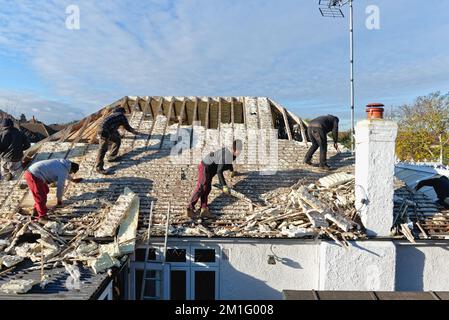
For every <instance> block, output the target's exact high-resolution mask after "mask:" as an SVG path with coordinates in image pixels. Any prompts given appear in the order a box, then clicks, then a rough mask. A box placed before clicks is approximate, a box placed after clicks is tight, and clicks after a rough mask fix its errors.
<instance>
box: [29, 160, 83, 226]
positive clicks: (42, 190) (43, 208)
mask: <svg viewBox="0 0 449 320" xmlns="http://www.w3.org/2000/svg"><path fill="white" fill-rule="evenodd" d="M78 170H79V165H78V164H77V163H75V162H71V161H69V160H65V159H53V160H45V161H40V162H36V163H35V164H33V165H31V167H29V168H28V170H27V171H26V172H25V180H26V182H27V185H28V187H29V188H30V191H31V193H32V195H33V198H34V214H35V215H37V216H38V217H37V220H38V221H39V222H44V223H45V221H46V220H47V219H48V217H47V213H48V208H47V195H48V193H49V191H50V189H49V187H48V185H49V184H51V183H56V184H57V192H56V196H57V199H58V206H62V205H63V202H62V197H63V194H64V188H65V182H66V180H67V179H69V180H70V181H73V182H75V183H79V182H81V180H82V179H74V178H72V177H71V176H70V175H71V174H76V173H77V172H78Z"/></svg>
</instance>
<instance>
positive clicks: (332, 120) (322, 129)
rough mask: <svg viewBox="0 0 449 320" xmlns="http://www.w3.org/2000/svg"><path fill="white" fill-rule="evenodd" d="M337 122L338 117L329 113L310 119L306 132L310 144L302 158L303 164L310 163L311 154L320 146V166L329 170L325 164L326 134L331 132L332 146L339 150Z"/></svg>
mask: <svg viewBox="0 0 449 320" xmlns="http://www.w3.org/2000/svg"><path fill="white" fill-rule="evenodd" d="M338 122H339V119H338V118H337V117H335V116H332V115H330V114H329V115H327V116H321V117H318V118H316V119H313V120H312V121H310V123H309V126H308V128H307V134H308V135H309V139H310V141H311V142H312V146H311V147H310V149H309V151H308V152H307V154H306V157H305V158H304V163H305V164H308V165H312V157H313V154H314V153H315V152H316V151H317V150H318V148H320V168H321V169H323V170H326V171H328V170H331V168H330V167H329V165H328V164H327V134H328V133H330V132H332V137H333V139H334V148H335V150H337V152H340V150H339V149H338Z"/></svg>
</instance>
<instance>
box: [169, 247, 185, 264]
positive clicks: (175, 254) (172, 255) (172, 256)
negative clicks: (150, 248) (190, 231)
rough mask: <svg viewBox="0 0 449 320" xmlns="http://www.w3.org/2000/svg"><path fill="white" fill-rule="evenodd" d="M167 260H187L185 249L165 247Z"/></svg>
mask: <svg viewBox="0 0 449 320" xmlns="http://www.w3.org/2000/svg"><path fill="white" fill-rule="evenodd" d="M166 261H167V262H181V263H182V262H187V250H186V249H167V257H166Z"/></svg>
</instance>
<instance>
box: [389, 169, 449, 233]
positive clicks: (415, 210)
mask: <svg viewBox="0 0 449 320" xmlns="http://www.w3.org/2000/svg"><path fill="white" fill-rule="evenodd" d="M439 175H444V176H448V177H449V170H448V169H447V168H446V167H443V166H440V165H429V164H419V163H413V164H412V163H397V164H396V166H395V176H396V178H397V181H396V186H397V189H396V193H395V195H396V197H395V215H401V214H402V213H403V212H406V213H407V215H406V216H407V217H408V219H409V221H411V222H413V223H414V226H415V230H414V231H415V232H414V235H415V236H416V237H420V238H424V239H426V238H428V237H432V238H443V239H447V238H448V237H449V211H448V210H445V209H444V208H443V207H442V206H440V205H439V204H437V203H436V201H437V199H438V198H437V195H436V193H435V191H434V190H433V188H431V187H423V188H421V189H420V190H419V191H414V188H415V186H416V185H417V184H418V182H420V181H422V180H426V179H430V178H433V177H436V176H439ZM410 201H411V203H410ZM421 229H422V230H421ZM423 231H424V232H423Z"/></svg>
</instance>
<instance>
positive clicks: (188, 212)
mask: <svg viewBox="0 0 449 320" xmlns="http://www.w3.org/2000/svg"><path fill="white" fill-rule="evenodd" d="M186 216H187V217H188V218H194V217H195V209H193V208H190V207H189V208H187V209H186Z"/></svg>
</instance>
